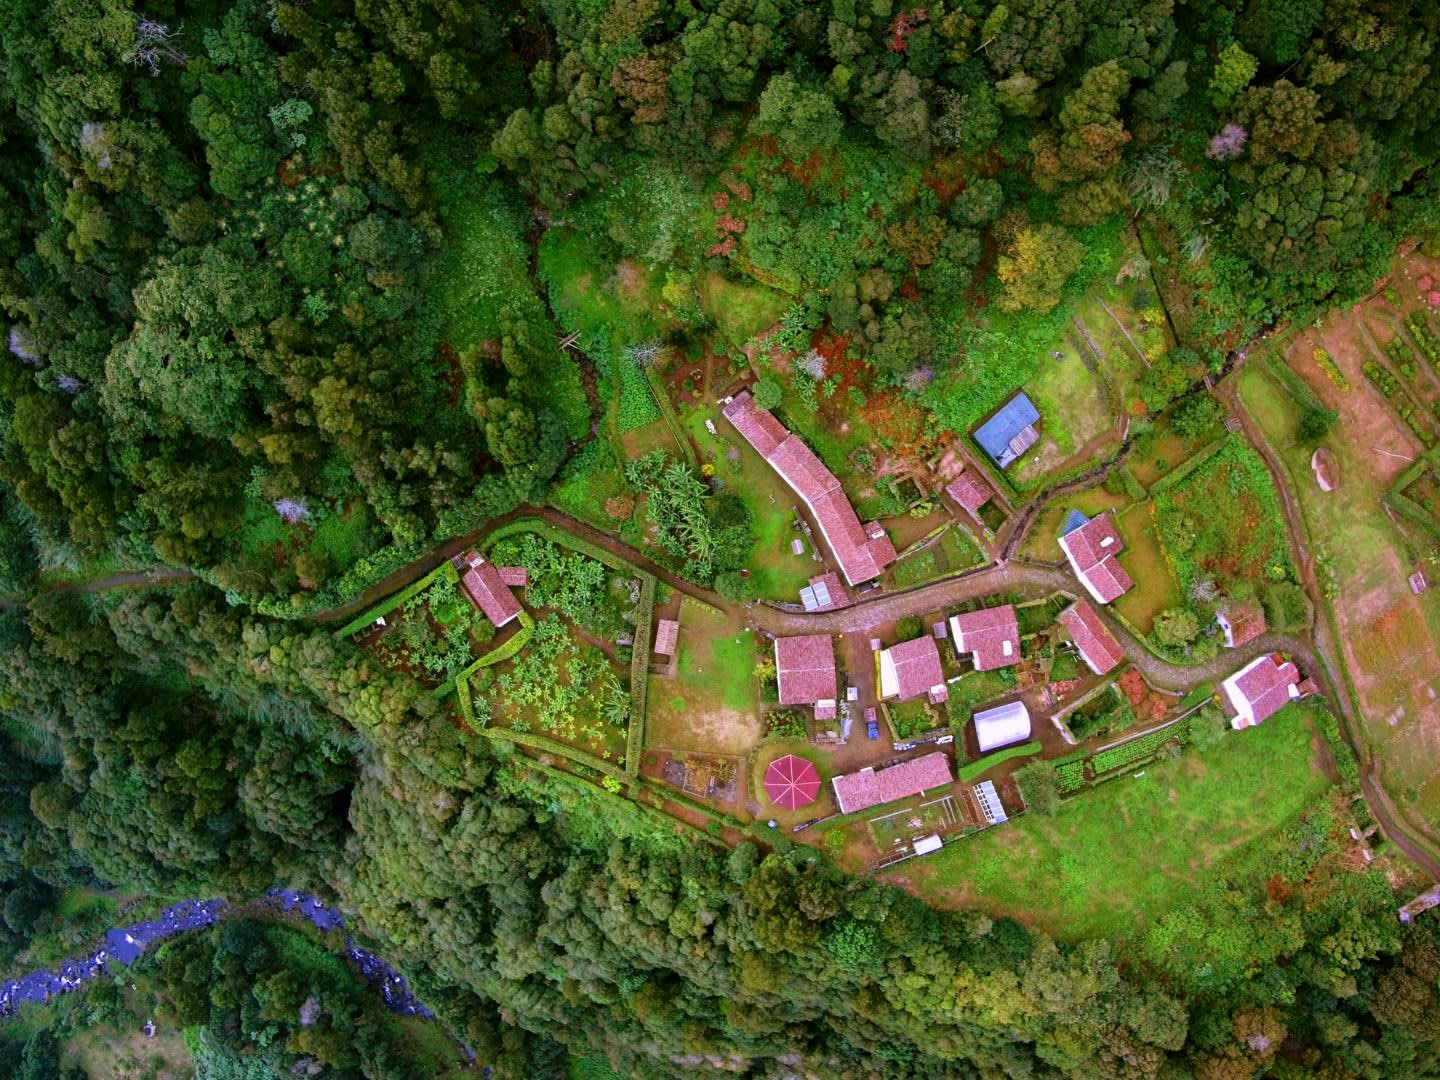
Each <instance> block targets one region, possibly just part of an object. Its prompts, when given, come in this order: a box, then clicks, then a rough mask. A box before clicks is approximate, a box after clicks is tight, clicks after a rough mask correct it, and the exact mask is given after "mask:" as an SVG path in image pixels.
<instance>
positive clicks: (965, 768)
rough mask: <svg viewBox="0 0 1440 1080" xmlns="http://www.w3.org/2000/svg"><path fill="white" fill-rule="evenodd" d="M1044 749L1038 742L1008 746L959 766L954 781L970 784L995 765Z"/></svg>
mask: <svg viewBox="0 0 1440 1080" xmlns="http://www.w3.org/2000/svg"><path fill="white" fill-rule="evenodd" d="M1043 749H1044V747H1043V746H1041V745H1040V743H1038V742H1027V743H1020V744H1019V745H1018V746H1009V747H1006V748H1005V749H1004V750H1001V751H998V752H997V753H994V754H990V755H988V756H987V757H982V758H981V759H980V760H979V761H972V762H970V763H969V764H968V765H961V766H960V768H958V769H956V770H955V779H956V780H958V781H959V782H960V783H962V784H972V783H974V782H975V781H976V780H977V779H979V778H980V777H981V776H982V775H984V774H985V773H987V772H989V771H990V770H991V769H993V768H994V767H995V766H996V765H1000V764H1003V763H1004V762H1007V761H1010V760H1012V759H1013V758H1018V757H1032V756H1034V755H1035V754H1038V753H1040V751H1041V750H1043Z"/></svg>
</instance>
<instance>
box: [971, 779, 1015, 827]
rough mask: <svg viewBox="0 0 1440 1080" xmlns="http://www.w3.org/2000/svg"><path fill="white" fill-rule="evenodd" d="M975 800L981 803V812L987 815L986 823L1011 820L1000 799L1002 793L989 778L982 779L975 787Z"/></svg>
mask: <svg viewBox="0 0 1440 1080" xmlns="http://www.w3.org/2000/svg"><path fill="white" fill-rule="evenodd" d="M974 791H975V801H976V802H977V803H979V804H980V812H981V813H982V814H984V815H985V824H986V825H1003V824H1004V823H1005V822H1007V821H1009V820H1010V818H1009V816H1008V815H1007V814H1006V813H1005V805H1004V804H1003V803H1002V802H1001V801H1000V793H999V792H998V791H996V790H995V785H994V783H992V782H991V781H989V780H981V781H980V783H978V784H976V785H975V787H974Z"/></svg>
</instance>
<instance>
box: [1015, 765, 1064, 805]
mask: <svg viewBox="0 0 1440 1080" xmlns="http://www.w3.org/2000/svg"><path fill="white" fill-rule="evenodd" d="M1015 783H1016V784H1017V785H1018V786H1019V788H1020V794H1021V795H1022V796H1024V798H1025V805H1026V806H1027V807H1029V808H1030V809H1031V810H1033V811H1034V812H1035V813H1037V814H1040V815H1041V816H1043V817H1049V816H1050V815H1052V814H1054V813H1055V811H1056V810H1057V809H1058V808H1059V806H1060V777H1059V776H1058V775H1057V774H1056V772H1055V766H1053V765H1051V764H1050V763H1049V762H1048V761H1032V762H1031V763H1030V764H1029V765H1026V766H1025V767H1024V768H1023V769H1020V770H1019V771H1018V772H1016V773H1015Z"/></svg>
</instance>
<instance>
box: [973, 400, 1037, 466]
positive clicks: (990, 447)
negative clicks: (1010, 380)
mask: <svg viewBox="0 0 1440 1080" xmlns="http://www.w3.org/2000/svg"><path fill="white" fill-rule="evenodd" d="M1039 421H1040V410H1039V409H1037V408H1035V404H1034V402H1032V401H1031V400H1030V399H1029V398H1028V397H1027V396H1026V395H1025V393H1024V392H1023V391H1022V392H1021V393H1018V394H1016V395H1015V396H1014V397H1012V398H1011V399H1010V400H1009V401H1007V402H1006V403H1005V404H1004V405H1002V406H1000V408H999V409H998V410H996V412H995V415H994V416H992V417H990V419H989V420H986V421H985V423H983V424H981V425H980V426H979V427H978V428H976V429H975V441H976V442H977V443H979V444H980V448H981V449H982V450H984V451H985V453H987V454H989V455H990V460H991V461H993V462H995V464H996V465H998V466H999V467H1000V468H1002V469H1004V468H1006V467H1008V466H1009V465H1011V464H1013V463H1014V462H1015V461H1016V460H1018V459H1019V457H1020V455H1021V454H1023V453H1025V451H1026V450H1029V449H1030V447H1032V446H1034V445H1035V444H1036V442H1038V441H1039V439H1040V430H1039V428H1038V427H1037V425H1038V423H1039Z"/></svg>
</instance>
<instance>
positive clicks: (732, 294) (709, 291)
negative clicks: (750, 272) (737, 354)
mask: <svg viewBox="0 0 1440 1080" xmlns="http://www.w3.org/2000/svg"><path fill="white" fill-rule="evenodd" d="M696 287H697V289H698V291H699V293H700V306H701V307H702V308H704V309H705V313H706V314H707V315H709V316H710V317H711V318H712V319H714V320H715V327H716V329H718V330H719V331H720V333H721V335H722V336H723V337H725V338H726V339H727V341H728V342H729V344H730V345H731V346H732V347H735V348H738V347H739V346H741V345H743V344H744V343H745V342H746V341H748V340H750V338H752V337H754V336H755V335H756V334H758V333H760V332H761V331H762V330H768V329H769V328H770V327H772V326H774V325H775V323H777V322H778V321H779V320H780V316H781V315H783V314H785V309H786V308H788V307H789V306H790V303H791V301H790V298H789V297H788V296H785V295H784V294H783V293H779V292H776V291H775V290H774V289H770V288H767V287H766V286H764V285H741V284H737V283H736V282H733V281H730V280H728V279H726V278H724V277H722V276H721V275H719V274H715V273H709V274H704V275H702V276H701V277H700V278H699V279H698V280H697V281H696Z"/></svg>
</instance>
